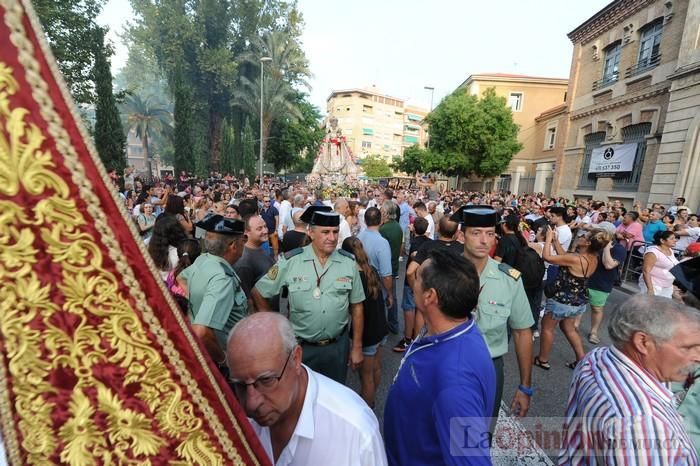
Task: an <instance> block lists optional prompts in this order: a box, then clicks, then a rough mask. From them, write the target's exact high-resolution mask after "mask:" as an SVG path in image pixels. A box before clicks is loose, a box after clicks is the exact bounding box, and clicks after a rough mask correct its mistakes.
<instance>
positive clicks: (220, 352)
mask: <svg viewBox="0 0 700 466" xmlns="http://www.w3.org/2000/svg"><path fill="white" fill-rule="evenodd" d="M196 226H197V227H199V228H201V229H202V230H204V231H205V232H206V236H205V237H204V250H205V251H206V253H205V254H202V255H200V256H199V257H198V258H197V259H196V260H195V261H194V263H193V264H192V265H190V266H189V267H187V268H186V269H185V270H183V271H182V273H181V274H180V275H179V276H178V278H181V279H182V280H184V281H185V282H187V290H188V296H187V299H188V301H189V310H188V313H187V314H188V317H189V318H190V321H191V322H192V329H193V330H194V333H195V334H196V335H197V336H198V337H199V338H200V339H201V340H202V342H203V343H204V346H205V347H206V348H207V351H208V352H209V354H210V355H211V357H212V358H213V359H214V362H216V364H217V365H218V366H219V368H221V369H225V368H226V360H225V356H226V354H225V349H226V338H227V337H228V333H229V331H230V330H231V329H232V328H233V326H234V325H235V324H236V322H238V321H239V320H241V319H242V318H243V317H245V315H246V314H247V311H248V300H247V298H246V295H245V292H244V291H243V287H242V286H241V280H240V279H239V278H238V275H236V272H235V271H234V269H233V264H235V263H236V261H237V260H238V259H239V258H240V257H241V254H242V253H243V248H244V245H245V242H246V237H245V234H244V228H245V225H244V223H243V222H242V221H240V220H236V219H228V218H224V217H222V216H221V215H217V214H209V215H207V216H206V217H205V218H204V219H203V220H202V221H201V222H198V223H197V224H196Z"/></svg>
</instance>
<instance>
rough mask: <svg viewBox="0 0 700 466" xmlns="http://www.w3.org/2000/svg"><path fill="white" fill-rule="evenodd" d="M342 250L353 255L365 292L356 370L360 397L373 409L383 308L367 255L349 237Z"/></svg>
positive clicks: (384, 327)
mask: <svg viewBox="0 0 700 466" xmlns="http://www.w3.org/2000/svg"><path fill="white" fill-rule="evenodd" d="M342 247H343V250H345V251H347V252H349V253H351V254H354V255H355V261H356V262H357V267H358V268H359V269H360V279H361V280H362V288H363V289H364V291H365V297H366V299H365V302H364V328H363V330H362V354H363V355H364V361H362V366H360V384H361V386H362V388H361V390H360V396H361V397H362V399H363V400H365V402H367V404H368V405H369V407H370V408H374V398H375V395H376V393H377V387H378V386H379V379H380V376H381V372H382V366H381V358H380V356H381V355H380V353H379V351H380V347H381V345H382V342H383V341H384V338H385V337H386V334H387V325H386V308H385V307H384V295H383V294H382V285H381V282H380V281H379V275H378V274H377V272H376V271H375V270H374V269H373V268H372V266H371V265H369V260H368V259H367V253H365V250H364V248H363V247H362V242H360V240H359V239H357V238H355V237H354V236H351V237H349V238H345V241H343V246H342Z"/></svg>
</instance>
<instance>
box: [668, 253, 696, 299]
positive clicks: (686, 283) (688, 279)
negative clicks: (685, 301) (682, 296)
mask: <svg viewBox="0 0 700 466" xmlns="http://www.w3.org/2000/svg"><path fill="white" fill-rule="evenodd" d="M670 272H671V274H672V275H673V276H674V277H675V278H676V281H677V282H678V284H679V285H680V286H681V287H683V288H685V289H686V291H688V293H691V294H693V295H695V297H697V298H698V299H700V257H694V258H692V259H688V260H686V261H683V262H680V263H679V264H678V265H676V266H674V267H673V268H672V269H671V270H670Z"/></svg>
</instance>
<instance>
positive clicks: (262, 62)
mask: <svg viewBox="0 0 700 466" xmlns="http://www.w3.org/2000/svg"><path fill="white" fill-rule="evenodd" d="M270 61H272V58H270V57H260V187H261V188H262V184H263V100H264V97H263V90H264V88H263V83H264V82H265V80H264V77H265V62H270Z"/></svg>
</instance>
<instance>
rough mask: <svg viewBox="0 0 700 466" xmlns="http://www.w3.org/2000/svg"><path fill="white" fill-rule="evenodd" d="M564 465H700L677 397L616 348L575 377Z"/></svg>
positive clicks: (600, 352) (587, 361)
mask: <svg viewBox="0 0 700 466" xmlns="http://www.w3.org/2000/svg"><path fill="white" fill-rule="evenodd" d="M559 464H560V465H574V466H578V465H603V464H606V465H613V464H614V465H624V466H632V465H643V466H647V465H649V466H657V465H658V466H663V465H697V464H698V457H697V453H696V451H695V448H694V447H693V444H692V443H691V441H690V439H689V438H688V435H687V434H686V431H685V427H684V426H683V419H682V418H681V416H680V415H679V414H678V412H677V411H676V408H675V402H674V398H673V394H672V393H671V392H670V391H669V390H668V389H667V388H666V387H665V386H664V385H663V384H662V383H661V382H659V381H658V380H657V379H656V378H654V377H653V376H652V375H651V374H650V373H649V372H647V371H646V370H645V369H643V368H642V367H640V366H638V365H637V364H636V363H634V362H633V361H632V360H631V359H630V358H628V357H627V356H625V355H624V354H623V353H622V352H621V351H619V350H618V349H616V348H613V347H605V348H596V349H594V350H593V351H591V352H590V353H589V354H588V355H587V356H586V357H585V358H584V359H583V361H582V362H581V363H580V364H579V365H578V367H577V368H576V371H575V372H574V377H573V380H572V382H571V390H570V393H569V405H568V408H567V411H566V421H565V423H564V434H563V441H562V449H561V452H560V453H559Z"/></svg>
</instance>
